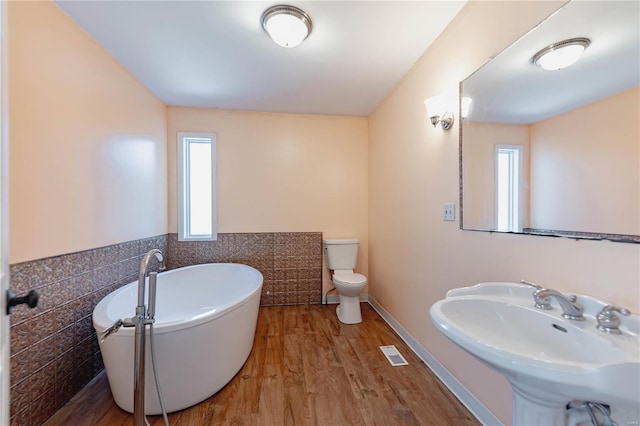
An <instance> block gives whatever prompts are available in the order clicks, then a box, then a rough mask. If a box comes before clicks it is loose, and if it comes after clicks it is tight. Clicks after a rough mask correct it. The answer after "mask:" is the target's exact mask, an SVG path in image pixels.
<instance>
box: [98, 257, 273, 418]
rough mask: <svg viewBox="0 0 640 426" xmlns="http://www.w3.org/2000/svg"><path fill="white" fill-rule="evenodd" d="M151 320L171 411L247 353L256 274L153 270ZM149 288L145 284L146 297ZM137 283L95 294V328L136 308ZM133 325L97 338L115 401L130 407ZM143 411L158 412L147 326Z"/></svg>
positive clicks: (236, 268) (216, 382) (212, 389)
mask: <svg viewBox="0 0 640 426" xmlns="http://www.w3.org/2000/svg"><path fill="white" fill-rule="evenodd" d="M157 283H158V284H157V298H156V300H157V302H156V316H155V318H156V322H155V324H154V326H153V329H154V340H155V345H156V361H157V369H158V375H159V378H158V379H159V382H160V385H161V386H162V395H163V397H164V403H165V408H166V410H167V412H173V411H178V410H182V409H184V408H187V407H190V406H192V405H194V404H197V403H198V402H201V401H203V400H205V399H207V398H208V397H210V396H211V395H213V394H214V393H216V392H217V391H218V390H220V389H221V388H222V387H224V385H226V384H227V383H228V382H229V381H230V380H231V379H232V378H233V376H235V374H236V373H237V372H238V371H239V370H240V368H242V366H243V364H244V363H245V361H246V360H247V358H248V357H249V353H250V352H251V347H252V346H253V339H254V336H255V330H256V322H257V318H258V308H259V305H260V289H261V288H262V274H261V273H260V272H259V271H258V270H256V269H254V268H252V267H250V266H246V265H240V264H233V263H210V264H204V265H195V266H188V267H185V268H180V269H174V270H171V271H168V272H163V273H160V274H158V281H157ZM146 295H148V289H146V290H145V298H146V297H147V296H146ZM137 301H138V283H137V282H133V283H130V284H127V285H125V286H123V287H121V288H119V289H118V290H116V291H114V292H113V293H111V294H109V295H107V296H106V297H105V298H104V299H102V300H101V301H100V302H99V303H98V305H97V306H96V308H95V309H94V311H93V326H94V328H95V329H96V332H97V333H98V338H100V333H101V332H102V331H103V330H104V329H106V328H107V327H109V326H110V325H112V324H113V323H114V322H115V321H117V320H118V319H121V318H130V317H133V316H134V315H135V308H136V305H137ZM134 331H135V328H134V327H130V328H125V327H122V328H120V330H118V332H116V333H112V334H111V335H109V336H108V337H107V338H106V339H104V341H102V342H100V351H101V352H102V358H103V360H104V365H105V368H106V370H107V377H108V379H109V385H110V386H111V392H112V394H113V398H114V400H115V402H116V403H117V404H118V405H119V406H120V408H122V409H123V410H125V411H128V412H133V381H134V372H133V363H134V346H135V345H134ZM146 339H147V342H146V368H145V375H146V381H145V413H146V414H160V413H161V410H160V403H159V401H158V395H157V394H156V386H155V381H154V378H153V368H152V364H151V345H150V342H149V328H148V327H147V333H146Z"/></svg>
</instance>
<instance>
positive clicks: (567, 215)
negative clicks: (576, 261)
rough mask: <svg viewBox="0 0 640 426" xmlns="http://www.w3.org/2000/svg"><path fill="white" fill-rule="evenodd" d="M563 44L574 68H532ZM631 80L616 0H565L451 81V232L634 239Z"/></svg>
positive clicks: (638, 42) (635, 101)
mask: <svg viewBox="0 0 640 426" xmlns="http://www.w3.org/2000/svg"><path fill="white" fill-rule="evenodd" d="M574 38H586V39H588V40H589V45H588V47H587V48H586V49H585V50H584V52H583V54H582V56H581V58H580V59H579V60H578V61H577V62H576V63H575V64H574V65H572V66H569V67H567V68H564V69H560V70H555V71H548V70H545V69H543V68H542V67H540V66H538V65H535V64H534V63H533V62H532V58H533V57H534V56H535V55H536V53H537V52H539V51H540V50H542V49H543V48H545V47H547V46H550V45H553V44H556V43H558V42H561V41H564V40H568V39H574ZM583 43H584V41H583ZM639 84H640V2H627V1H571V2H569V3H566V4H565V5H564V6H562V7H561V8H560V9H559V10H558V11H556V12H555V13H554V14H553V15H551V16H550V17H548V18H547V19H546V20H545V21H543V22H542V23H540V24H539V25H538V26H536V27H535V28H534V29H532V30H531V31H529V32H528V33H527V34H526V35H524V36H523V37H521V38H520V39H519V40H517V41H516V42H515V43H513V44H512V45H511V46H509V47H508V48H507V49H505V50H504V51H503V52H501V53H500V54H499V55H497V56H496V57H494V58H493V59H491V60H490V61H489V62H487V63H486V64H485V65H483V66H482V67H481V68H480V69H478V70H477V71H475V72H474V73H473V74H471V75H470V76H469V77H468V78H466V79H465V80H464V81H462V82H461V83H460V96H461V99H463V98H471V104H470V109H469V112H468V114H467V116H466V118H463V119H462V120H459V123H460V152H461V165H460V186H461V195H460V205H461V213H462V214H461V227H462V228H463V229H468V230H481V231H495V232H515V233H528V234H536V235H554V236H568V237H576V238H594V239H609V240H612V241H622V242H632V243H640V124H639V122H640V119H639V118H640V89H639ZM461 103H462V102H461ZM461 116H462V115H461Z"/></svg>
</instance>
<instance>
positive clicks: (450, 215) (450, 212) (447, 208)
mask: <svg viewBox="0 0 640 426" xmlns="http://www.w3.org/2000/svg"><path fill="white" fill-rule="evenodd" d="M443 219H444V220H446V221H454V220H456V205H455V204H454V203H446V204H445V205H444V214H443Z"/></svg>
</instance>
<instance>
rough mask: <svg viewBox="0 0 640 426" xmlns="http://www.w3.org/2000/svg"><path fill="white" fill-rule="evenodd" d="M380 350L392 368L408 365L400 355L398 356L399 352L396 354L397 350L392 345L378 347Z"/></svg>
mask: <svg viewBox="0 0 640 426" xmlns="http://www.w3.org/2000/svg"><path fill="white" fill-rule="evenodd" d="M380 350H381V351H382V353H383V354H384V356H386V357H387V359H388V360H389V363H391V365H393V366H394V367H397V366H399V365H409V363H408V362H407V360H406V359H404V357H403V356H402V355H400V352H398V349H396V347H395V346H394V345H389V346H380Z"/></svg>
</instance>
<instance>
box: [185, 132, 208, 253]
mask: <svg viewBox="0 0 640 426" xmlns="http://www.w3.org/2000/svg"><path fill="white" fill-rule="evenodd" d="M198 139H199V140H206V139H208V140H209V141H210V144H211V234H210V235H208V234H191V233H190V229H189V228H190V223H189V221H190V217H191V215H190V202H189V201H190V200H189V193H190V191H189V185H190V182H189V173H188V172H189V170H190V168H189V164H188V160H189V156H188V155H186V154H187V150H188V148H189V144H190V143H202V142H195V141H193V142H189V141H190V140H198ZM177 149H178V157H177V158H178V161H177V173H178V203H177V204H178V241H216V240H217V239H218V230H217V211H216V210H217V200H216V198H217V197H216V195H217V190H216V170H217V167H216V159H217V138H216V134H215V133H197V132H178V133H177Z"/></svg>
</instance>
